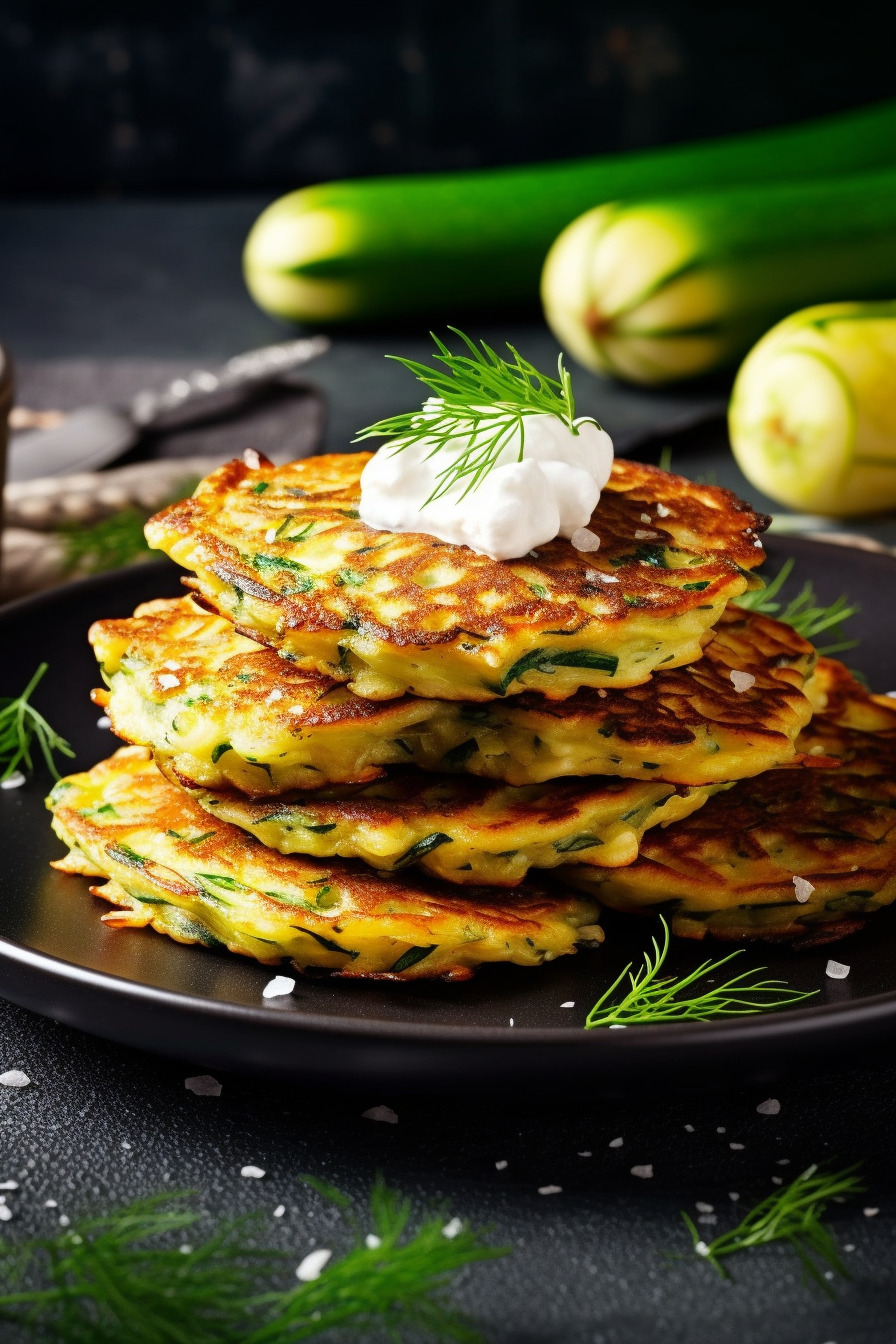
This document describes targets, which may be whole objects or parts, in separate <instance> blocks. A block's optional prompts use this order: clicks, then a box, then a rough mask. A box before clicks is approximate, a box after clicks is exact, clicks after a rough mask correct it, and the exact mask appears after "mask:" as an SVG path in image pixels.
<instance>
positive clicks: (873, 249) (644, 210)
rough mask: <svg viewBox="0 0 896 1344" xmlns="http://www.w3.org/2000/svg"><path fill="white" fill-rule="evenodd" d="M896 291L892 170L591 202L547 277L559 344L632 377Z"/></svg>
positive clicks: (697, 366) (670, 373) (696, 363)
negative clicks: (796, 314)
mask: <svg viewBox="0 0 896 1344" xmlns="http://www.w3.org/2000/svg"><path fill="white" fill-rule="evenodd" d="M894 292H896V169H894V168H889V169H886V170H885V171H882V172H876V173H863V174H861V175H858V176H855V177H833V178H830V179H824V180H819V181H811V182H797V183H794V184H793V185H782V184H781V183H772V184H764V185H761V186H751V187H737V188H726V189H724V190H719V191H713V192H712V193H689V194H687V195H683V196H668V197H658V198H655V199H650V200H627V201H619V202H616V203H612V204H610V205H603V206H599V207H598V208H597V209H596V210H589V211H588V212H587V213H586V214H584V215H582V216H581V217H580V218H579V219H577V220H575V221H574V222H573V223H572V224H570V225H569V226H568V227H567V228H566V229H564V231H563V232H562V233H561V234H560V237H559V238H558V239H557V241H556V242H555V244H554V246H553V247H552V248H551V251H550V252H549V254H548V258H547V261H546V262H545V268H544V274H543V277H542V298H543V301H544V307H545V316H546V318H547V320H548V323H549V325H550V327H551V329H552V330H553V332H554V334H555V335H556V337H557V339H558V340H559V341H560V343H561V345H563V346H564V347H565V348H566V349H567V350H569V352H570V353H571V354H572V355H573V356H574V357H575V358H576V359H578V360H579V361H580V362H581V363H582V364H584V365H586V367H588V368H591V369H595V370H597V371H599V372H604V373H611V374H615V375H616V376H618V377H620V378H626V379H629V380H631V381H633V382H638V383H665V382H671V381H674V380H676V379H681V378H692V377H695V376H697V375H699V374H704V373H707V372H709V371H710V370H712V369H715V368H718V367H720V366H723V365H725V364H728V363H730V362H732V361H733V360H735V359H737V358H738V357H739V356H740V355H743V354H744V353H745V352H746V351H747V350H748V349H749V347H750V346H751V345H752V344H753V342H754V341H755V340H757V339H758V337H759V336H761V335H762V333H763V332H764V331H766V330H767V329H768V328H769V327H770V326H771V325H772V324H773V323H774V322H777V321H778V319H779V318H781V317H783V316H785V314H787V313H790V312H793V310H794V309H796V308H801V307H802V306H803V305H804V304H808V303H820V302H827V301H832V300H837V299H863V298H875V297H884V296H887V295H890V294H892V293H894Z"/></svg>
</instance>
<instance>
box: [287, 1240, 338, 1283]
mask: <svg viewBox="0 0 896 1344" xmlns="http://www.w3.org/2000/svg"><path fill="white" fill-rule="evenodd" d="M332 1254H333V1252H332V1251H325V1250H324V1249H323V1247H321V1249H320V1250H317V1251H309V1252H308V1254H307V1255H306V1256H305V1259H304V1260H303V1261H302V1262H301V1264H300V1265H299V1266H298V1268H297V1269H296V1278H297V1279H299V1280H300V1282H302V1283H312V1282H313V1281H314V1280H315V1279H319V1278H320V1275H321V1270H322V1269H323V1268H324V1266H325V1265H326V1263H327V1261H328V1260H329V1259H330V1258H331V1256H332Z"/></svg>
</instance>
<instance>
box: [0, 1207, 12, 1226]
mask: <svg viewBox="0 0 896 1344" xmlns="http://www.w3.org/2000/svg"><path fill="white" fill-rule="evenodd" d="M11 1217H12V1209H10V1208H7V1206H6V1205H5V1204H0V1223H8V1222H9V1220H10V1218H11Z"/></svg>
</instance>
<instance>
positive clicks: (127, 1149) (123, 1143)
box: [121, 1139, 131, 1152]
mask: <svg viewBox="0 0 896 1344" xmlns="http://www.w3.org/2000/svg"><path fill="white" fill-rule="evenodd" d="M121 1146H122V1148H124V1150H125V1151H126V1152H130V1148H131V1145H130V1144H129V1143H128V1141H127V1139H122V1141H121Z"/></svg>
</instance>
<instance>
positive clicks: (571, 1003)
mask: <svg viewBox="0 0 896 1344" xmlns="http://www.w3.org/2000/svg"><path fill="white" fill-rule="evenodd" d="M575 1006H576V1001H575V999H567V1000H566V1002H565V1003H561V1005H560V1007H561V1008H575Z"/></svg>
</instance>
